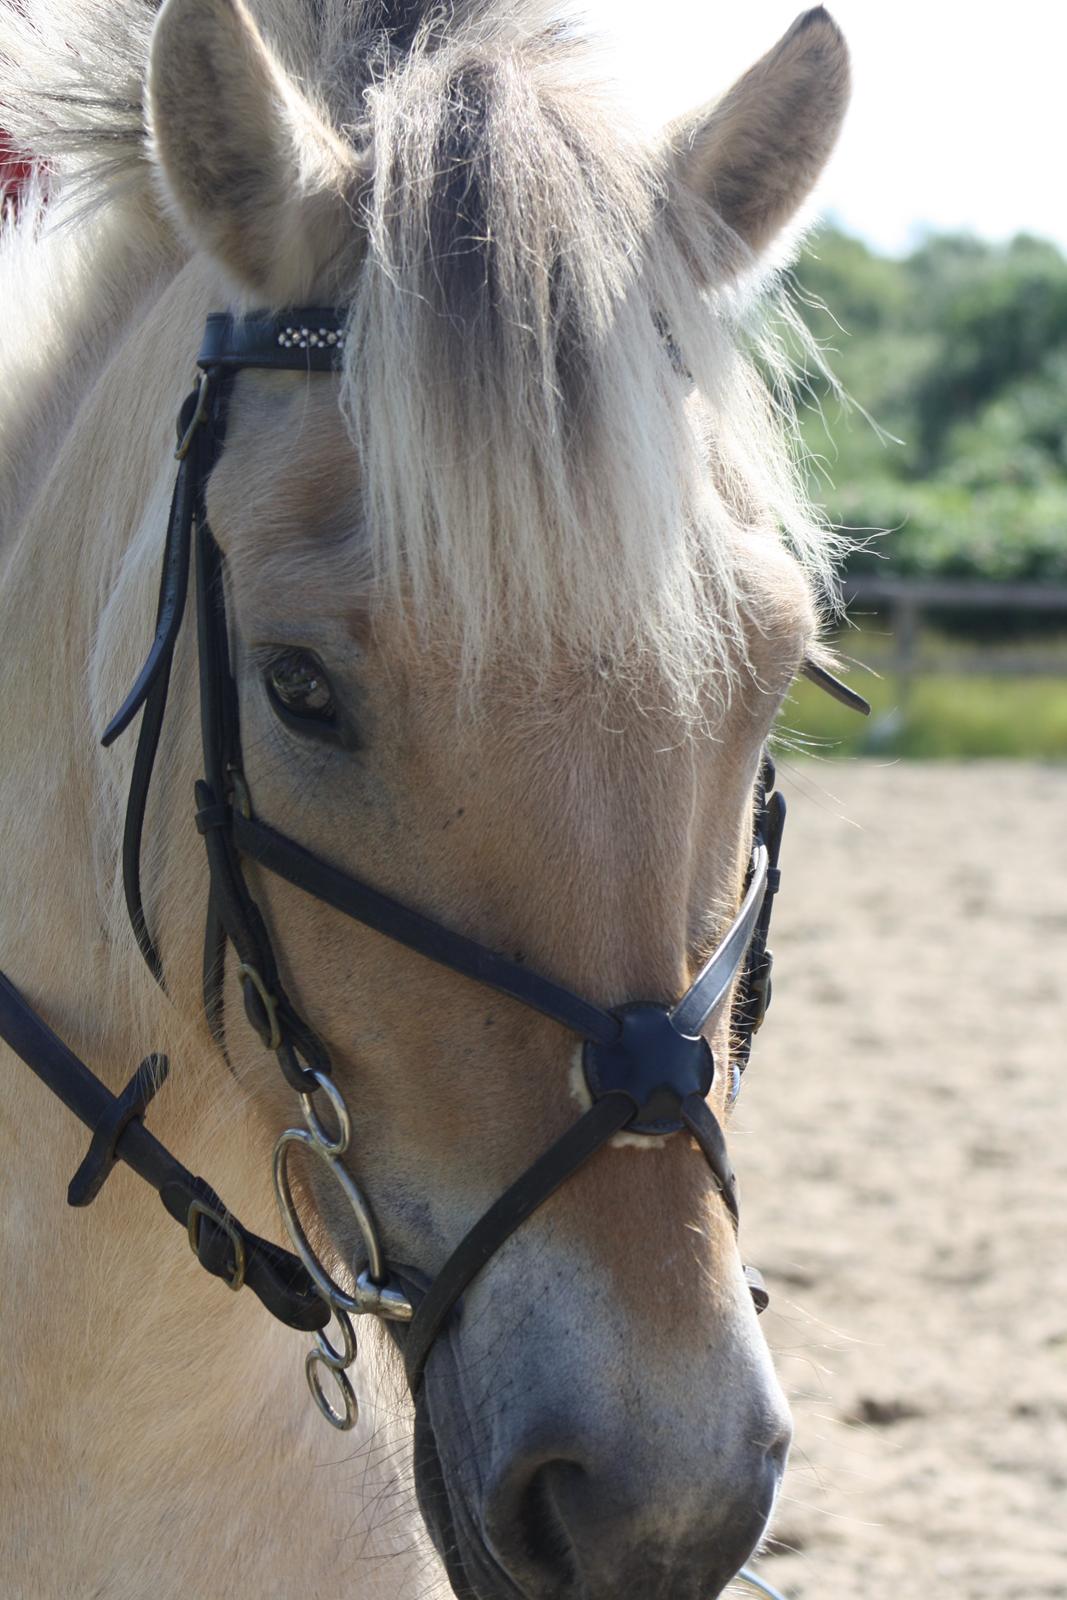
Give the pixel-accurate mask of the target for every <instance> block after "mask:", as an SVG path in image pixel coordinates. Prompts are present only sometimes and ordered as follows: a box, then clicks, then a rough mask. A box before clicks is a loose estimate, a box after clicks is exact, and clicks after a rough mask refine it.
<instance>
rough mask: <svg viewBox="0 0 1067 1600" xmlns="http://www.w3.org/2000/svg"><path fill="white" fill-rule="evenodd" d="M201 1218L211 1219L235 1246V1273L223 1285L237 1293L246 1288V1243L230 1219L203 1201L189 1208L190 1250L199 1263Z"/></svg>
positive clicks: (224, 1279) (194, 1202)
mask: <svg viewBox="0 0 1067 1600" xmlns="http://www.w3.org/2000/svg"><path fill="white" fill-rule="evenodd" d="M201 1217H207V1218H209V1219H210V1221H212V1222H213V1223H215V1225H216V1227H219V1228H221V1229H222V1231H223V1233H224V1234H225V1235H226V1237H227V1239H229V1241H230V1243H231V1244H232V1245H233V1272H232V1273H231V1274H230V1276H229V1277H228V1278H223V1280H222V1281H223V1283H225V1284H227V1285H228V1286H229V1287H230V1288H231V1289H233V1290H235V1291H236V1290H238V1289H241V1288H243V1287H244V1281H245V1267H246V1266H247V1264H248V1263H247V1260H246V1258H245V1242H244V1240H243V1239H242V1238H241V1235H240V1234H239V1233H238V1231H237V1229H236V1227H235V1226H234V1224H233V1223H232V1222H231V1221H230V1218H229V1217H225V1216H221V1215H220V1214H219V1212H217V1211H215V1210H213V1209H212V1207H211V1206H209V1205H206V1204H205V1203H204V1201H203V1200H194V1201H193V1203H192V1205H191V1206H190V1207H189V1220H188V1228H189V1248H190V1250H191V1251H192V1252H193V1255H194V1256H195V1257H196V1259H197V1260H198V1261H199V1260H200V1223H199V1219H200V1218H201Z"/></svg>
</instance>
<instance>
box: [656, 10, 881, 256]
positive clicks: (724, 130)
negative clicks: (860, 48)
mask: <svg viewBox="0 0 1067 1600" xmlns="http://www.w3.org/2000/svg"><path fill="white" fill-rule="evenodd" d="M849 88H850V78H849V59H848V46H847V45H846V44H845V40H844V37H843V35H842V33H841V30H840V29H839V28H838V26H837V24H836V22H834V20H833V18H832V17H831V16H830V14H829V12H827V11H826V10H824V9H823V7H822V6H818V7H816V9H815V10H813V11H807V12H805V13H804V15H803V16H801V17H798V18H797V20H796V22H795V23H794V24H793V26H792V27H791V28H790V30H789V32H788V33H787V34H785V36H784V37H783V38H782V39H780V40H779V41H778V43H777V44H776V45H775V46H774V48H773V50H769V51H768V52H767V54H766V55H765V56H763V57H762V59H761V60H759V61H757V62H756V65H755V66H754V67H752V68H750V69H749V71H748V72H746V73H745V75H744V77H743V78H740V79H738V81H737V83H735V84H734V86H733V88H732V89H731V90H730V91H729V92H728V93H727V94H726V95H724V96H723V98H722V99H721V100H718V101H715V102H714V103H713V104H712V105H710V106H705V107H704V108H702V109H701V110H700V111H697V112H694V113H692V114H691V115H689V116H687V117H683V118H681V120H680V121H678V122H675V123H673V124H672V125H671V126H670V128H668V130H667V143H668V148H669V152H670V154H669V156H668V160H669V163H670V168H671V174H672V177H673V180H674V181H675V183H677V184H679V185H681V187H682V189H683V191H685V190H688V192H689V193H690V194H696V195H697V196H698V197H699V198H700V199H701V200H703V201H705V202H707V204H708V205H710V206H711V207H712V208H713V210H714V211H716V212H717V213H718V215H719V216H720V217H721V218H722V220H723V221H724V222H725V223H726V224H727V225H728V226H729V228H731V229H732V231H733V232H734V233H735V234H736V235H737V236H738V237H740V239H742V240H743V242H744V243H745V244H746V245H747V246H748V248H749V250H750V251H751V252H752V253H753V255H758V254H759V253H760V251H762V250H764V249H765V248H766V247H767V245H769V244H770V243H771V241H772V239H773V238H774V237H775V235H776V234H777V233H778V232H779V230H780V229H781V228H783V227H784V226H785V224H786V223H787V222H788V221H789V219H790V217H792V216H793V214H794V213H795V212H796V210H797V209H798V207H799V206H800V205H801V204H802V202H803V201H804V200H805V199H806V198H807V196H808V194H809V193H810V191H811V189H812V188H813V187H814V184H815V181H816V179H817V178H818V176H819V174H820V173H821V171H822V169H823V167H824V166H825V164H826V161H827V159H828V158H829V155H830V152H831V151H832V150H833V147H834V144H835V142H836V140H837V135H838V133H839V131H840V128H841V123H842V121H843V119H844V115H845V110H846V108H847V106H848V98H849Z"/></svg>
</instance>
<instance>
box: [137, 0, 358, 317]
mask: <svg viewBox="0 0 1067 1600" xmlns="http://www.w3.org/2000/svg"><path fill="white" fill-rule="evenodd" d="M148 100H149V119H150V129H151V136H152V146H153V150H154V155H155V159H156V163H157V166H158V169H159V172H160V175H161V179H162V183H163V187H164V191H165V194H166V196H167V199H168V200H169V201H170V203H171V204H172V205H173V207H174V208H175V209H176V210H177V213H178V216H179V219H180V221H181V222H182V223H183V224H184V226H185V228H186V230H187V231H188V232H189V233H190V234H191V235H192V237H193V240H194V242H195V243H196V244H198V245H199V246H201V247H202V248H203V249H204V250H206V251H208V252H209V253H210V254H211V255H212V256H214V257H215V258H216V259H217V260H218V261H220V262H221V263H222V264H223V266H225V267H226V268H227V269H228V271H229V272H230V273H231V274H232V275H233V276H234V277H235V278H236V279H237V280H238V282H239V283H240V285H241V286H242V287H243V288H244V289H245V290H246V291H251V292H252V293H253V294H255V295H256V296H258V297H259V298H261V299H262V300H264V301H265V302H266V303H267V304H272V305H286V304H290V305H292V304H297V303H299V302H300V301H302V300H307V299H308V298H310V296H311V295H312V294H313V293H314V292H315V291H316V290H319V291H321V290H322V289H324V288H328V287H330V282H331V279H332V277H333V276H334V274H335V273H336V272H337V269H338V267H339V266H340V265H341V263H342V261H344V260H345V259H346V258H347V257H348V256H349V255H350V254H352V253H353V252H355V251H357V250H358V248H359V243H360V241H359V238H358V232H357V228H356V226H355V224H354V221H353V213H354V210H355V207H354V205H353V201H354V199H355V197H356V194H357V193H358V189H359V187H360V184H361V182H362V177H363V175H362V170H361V163H360V160H359V158H358V156H357V154H356V152H355V150H354V149H353V148H352V146H351V145H349V144H347V143H346V142H345V141H344V140H343V139H342V138H341V137H340V135H339V134H338V133H337V132H336V131H335V130H334V129H333V128H332V127H331V126H330V124H329V121H328V120H327V118H326V116H325V115H324V114H323V113H322V112H320V111H319V110H318V109H317V108H316V107H315V106H314V105H312V103H311V102H310V101H309V100H308V99H307V97H306V96H305V95H304V94H303V92H302V91H301V90H300V89H299V88H298V87H297V86H296V84H295V83H294V82H293V81H292V79H291V78H290V77H289V76H288V75H287V74H286V72H285V71H284V69H283V68H282V66H281V65H280V63H279V62H278V61H277V59H276V58H275V56H274V55H273V54H272V52H271V50H270V48H269V46H268V45H267V43H266V42H265V40H264V39H263V36H262V35H261V34H260V32H259V29H258V28H257V27H256V24H255V22H254V21H253V19H252V17H251V15H250V14H249V11H248V8H247V6H246V5H245V3H244V0H166V3H165V5H164V6H163V7H162V9H161V11H160V14H159V17H158V19H157V21H156V25H155V29H154V32H153V36H152V50H151V58H150V62H149V72H148Z"/></svg>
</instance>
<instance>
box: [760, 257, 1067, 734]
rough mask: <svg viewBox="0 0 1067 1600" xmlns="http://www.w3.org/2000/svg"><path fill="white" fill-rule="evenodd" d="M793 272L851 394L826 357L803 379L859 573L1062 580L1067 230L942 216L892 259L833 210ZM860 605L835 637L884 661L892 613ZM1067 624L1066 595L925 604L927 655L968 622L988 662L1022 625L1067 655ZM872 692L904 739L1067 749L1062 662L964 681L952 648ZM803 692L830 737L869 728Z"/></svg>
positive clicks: (828, 501) (889, 730)
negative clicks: (990, 232) (1005, 235)
mask: <svg viewBox="0 0 1067 1600" xmlns="http://www.w3.org/2000/svg"><path fill="white" fill-rule="evenodd" d="M794 277H795V284H794V287H795V289H796V294H797V302H798V305H799V308H800V310H801V312H802V315H803V316H804V319H805V321H806V322H807V325H808V327H809V328H810V330H811V332H812V333H813V334H814V335H815V337H816V339H817V340H818V342H819V344H820V345H821V346H822V347H823V349H824V350H825V352H826V356H827V360H828V362H829V364H830V366H831V368H832V370H833V371H834V373H835V374H836V375H837V377H838V378H839V380H840V382H841V383H842V385H843V387H844V389H845V391H846V392H847V394H848V395H849V396H850V397H851V398H852V400H853V401H854V402H855V404H854V406H853V407H852V408H849V407H847V406H843V405H842V404H841V403H840V401H839V400H838V399H837V398H836V397H835V395H834V394H833V392H832V390H831V389H830V387H829V386H828V385H827V384H826V382H825V381H824V380H822V379H821V378H819V376H818V375H817V374H816V375H811V376H810V387H809V388H808V390H807V391H806V392H805V390H804V388H803V386H801V387H800V390H799V392H798V399H799V401H800V404H801V409H802V415H803V428H804V434H805V440H806V443H807V445H808V448H809V450H810V451H811V452H812V455H813V457H814V458H815V465H814V468H813V482H812V491H813V496H814V498H815V499H816V501H818V502H819V503H820V504H821V505H823V506H824V508H825V510H826V514H827V516H828V517H829V519H830V521H832V522H833V523H835V524H838V525H841V526H844V527H846V528H849V529H853V530H856V536H857V540H858V544H857V547H856V548H855V549H854V550H853V552H852V554H851V555H850V557H849V560H848V565H847V569H846V575H845V576H846V582H845V590H846V593H847V592H848V589H849V581H850V580H852V581H856V580H861V579H862V578H864V577H867V578H892V579H896V580H904V579H914V580H916V581H918V580H937V579H952V580H976V581H986V582H1000V583H1007V582H1015V583H1018V582H1028V583H1041V584H1042V585H1052V584H1055V585H1060V584H1067V259H1065V258H1064V256H1063V255H1062V254H1061V252H1060V250H1059V249H1058V248H1057V247H1056V246H1055V245H1054V244H1051V243H1048V242H1047V241H1045V240H1042V239H1038V238H1034V237H1032V236H1030V235H1026V234H1022V235H1019V236H1018V237H1017V238H1015V239H1013V240H1012V241H1011V242H1010V243H1006V244H990V243H986V242H984V241H981V240H979V239H976V238H973V237H970V236H966V235H951V234H949V235H944V234H943V235H932V236H930V237H929V238H927V239H926V240H925V241H924V242H922V243H921V244H920V245H919V246H918V247H917V248H916V249H915V250H914V251H913V253H912V254H910V255H908V256H906V257H904V258H903V259H893V258H889V257H885V256H881V255H878V254H877V253H875V252H874V251H873V250H871V249H870V248H869V247H868V246H867V245H866V244H864V243H863V242H862V241H860V240H859V239H855V238H852V237H849V236H848V235H846V234H844V233H842V232H840V231H838V230H836V229H833V228H827V229H825V230H823V231H822V232H821V233H820V234H818V235H817V236H816V237H815V238H814V239H813V241H812V242H811V243H810V244H809V246H808V248H807V250H806V251H805V253H804V255H803V256H802V258H801V260H800V263H799V264H798V266H797V268H796V270H795V274H794ZM863 412H866V413H867V416H864V415H863ZM868 418H870V419H871V420H868ZM872 422H873V424H875V425H873V426H872ZM870 533H874V534H875V535H878V536H876V537H873V538H868V537H867V535H868V534H870ZM865 609H866V610H867V611H868V612H869V609H870V608H869V607H868V608H865ZM854 620H855V621H856V622H857V623H858V624H859V627H860V633H859V634H858V635H857V634H856V633H855V632H852V633H847V634H845V635H844V636H843V639H842V649H843V650H844V651H845V652H846V653H847V654H849V655H853V656H858V657H859V658H860V659H863V660H865V661H868V662H869V664H871V665H872V666H875V667H876V668H877V667H888V668H889V669H890V673H891V668H892V661H893V642H892V640H891V639H889V638H887V632H888V631H889V628H890V626H891V622H892V619H891V617H888V616H882V617H879V616H877V615H865V616H858V617H855V618H854ZM927 624H928V625H929V626H927ZM1065 634H1067V612H1065V613H1047V612H1046V613H1039V612H1030V613H1027V612H1025V611H1019V610H1015V609H1013V610H1011V611H998V610H996V609H992V610H989V611H982V610H977V611H976V610H966V611H964V610H959V611H951V610H942V611H940V612H938V613H937V614H929V616H928V617H927V618H925V619H924V639H923V650H922V654H923V656H924V658H925V659H926V660H927V661H928V662H929V660H930V657H931V649H932V651H933V655H934V657H935V658H936V657H937V654H938V651H939V650H940V649H941V647H942V646H943V645H944V643H945V641H946V640H951V639H953V638H955V639H957V640H959V639H961V638H963V639H966V640H968V641H969V643H970V647H971V652H972V655H973V650H974V646H975V643H976V642H978V643H979V644H980V645H981V647H982V649H983V650H986V651H988V652H989V654H990V661H991V662H992V661H993V660H994V659H995V657H996V652H997V649H998V646H1000V645H1002V644H1004V643H1006V642H1008V641H1010V642H1011V644H1012V648H1013V650H1014V651H1015V655H1016V658H1017V657H1018V652H1019V647H1020V644H1021V646H1022V648H1023V649H1025V648H1026V645H1027V641H1028V640H1030V639H1033V640H1035V641H1040V642H1041V645H1042V651H1043V660H1046V661H1047V659H1048V652H1049V647H1050V645H1051V646H1052V647H1053V648H1054V649H1055V648H1056V647H1057V646H1058V645H1059V644H1062V647H1063V667H1064V673H1067V637H1064V636H1065ZM971 667H972V672H973V662H972V664H971ZM857 687H861V688H862V687H863V685H862V683H861V682H859V681H858V680H857ZM864 692H866V690H865V691H864ZM902 697H903V698H906V699H907V708H906V715H905V714H904V711H903V709H902V708H901V706H900V705H897V704H895V700H899V699H900V698H902ZM871 698H873V699H874V700H875V701H876V702H878V704H879V706H880V707H881V709H882V712H883V715H882V717H881V718H880V719H879V726H880V730H881V731H880V734H879V737H880V738H881V739H882V741H883V743H884V745H885V747H886V748H887V749H889V750H892V751H894V752H896V753H900V754H915V755H919V754H922V755H929V754H937V753H944V754H952V755H959V754H1003V755H1013V754H1019V755H1035V754H1036V755H1048V756H1055V757H1061V758H1067V682H1065V678H1064V675H1061V674H1048V673H1045V674H1044V675H1043V676H1042V675H1041V674H1040V673H1038V674H1035V675H1033V676H1030V677H1027V678H1026V679H1025V680H1016V681H1009V679H1007V678H1006V677H1004V676H1003V675H999V676H996V677H991V678H990V680H989V681H988V682H983V681H981V680H979V679H978V678H975V677H974V676H973V675H971V673H970V672H969V673H968V674H967V678H966V681H964V677H963V675H962V674H961V676H960V678H959V680H958V681H955V682H954V681H953V679H952V671H951V660H948V661H939V662H938V674H937V676H936V677H931V678H929V679H924V678H922V676H921V675H920V676H919V677H918V678H917V679H916V683H915V685H914V687H912V686H911V685H907V686H903V687H902V686H901V685H900V684H899V683H898V684H896V685H894V683H893V680H892V676H890V680H889V682H888V684H885V683H883V684H881V685H876V687H875V689H874V692H873V695H872V696H871ZM889 702H894V703H893V704H890V703H889ZM795 710H796V711H798V712H800V713H802V717H801V721H802V722H803V723H804V725H805V726H810V725H812V724H814V726H813V727H812V731H813V732H814V734H815V736H816V737H817V738H820V737H822V738H825V739H827V740H830V741H834V740H835V739H837V737H838V736H839V735H842V736H844V737H845V739H846V744H845V746H844V748H846V749H848V748H856V747H862V740H861V743H860V745H859V746H857V735H855V734H853V735H852V736H851V737H850V736H849V735H848V734H847V732H846V729H845V728H842V727H841V726H840V723H839V719H838V718H836V716H834V715H833V714H832V713H828V714H823V713H822V711H821V710H820V709H819V708H818V705H817V702H814V701H812V700H811V699H810V697H809V696H808V695H807V693H806V691H805V692H804V693H803V694H801V695H800V696H799V697H798V704H797V707H796V708H795ZM785 720H786V721H787V722H788V721H790V720H791V719H790V718H789V716H788V715H787V716H786V718H785ZM792 720H793V721H794V723H795V722H796V717H794V718H793V719H792ZM961 730H962V732H961ZM864 737H865V738H866V740H867V743H868V745H869V743H870V735H869V734H868V735H866V736H864ZM830 747H831V748H833V747H834V746H833V744H832V743H831V746H830Z"/></svg>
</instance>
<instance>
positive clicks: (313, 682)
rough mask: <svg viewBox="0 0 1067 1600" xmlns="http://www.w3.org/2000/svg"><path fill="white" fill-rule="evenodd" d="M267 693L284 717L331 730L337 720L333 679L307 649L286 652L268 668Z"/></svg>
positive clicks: (276, 657)
mask: <svg viewBox="0 0 1067 1600" xmlns="http://www.w3.org/2000/svg"><path fill="white" fill-rule="evenodd" d="M267 690H268V693H269V694H270V698H271V701H272V703H273V705H274V709H275V710H276V711H278V712H280V713H281V714H282V716H283V717H285V718H294V719H296V720H297V721H300V722H310V723H314V724H315V725H316V726H317V727H320V728H321V727H324V726H325V727H327V728H332V727H333V725H334V723H335V722H336V720H337V713H336V710H335V708H334V703H333V690H332V689H331V687H330V680H329V678H328V677H327V676H326V673H325V672H324V671H323V667H322V662H321V661H317V660H316V659H315V657H314V656H313V655H311V654H310V653H309V652H308V651H307V650H286V651H284V652H283V653H282V654H281V655H279V656H275V657H274V660H273V661H272V662H271V663H270V666H269V667H268V668H267Z"/></svg>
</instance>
